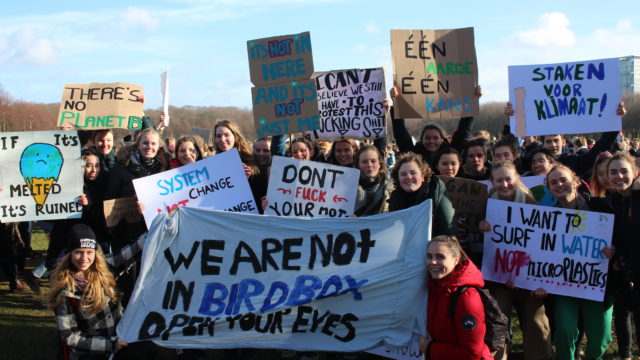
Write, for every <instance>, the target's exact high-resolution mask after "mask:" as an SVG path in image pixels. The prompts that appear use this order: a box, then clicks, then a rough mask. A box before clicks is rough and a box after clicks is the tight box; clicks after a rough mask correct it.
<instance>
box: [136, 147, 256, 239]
mask: <svg viewBox="0 0 640 360" xmlns="http://www.w3.org/2000/svg"><path fill="white" fill-rule="evenodd" d="M133 186H134V187H135V189H136V195H137V196H138V199H139V201H141V202H142V203H144V205H145V210H144V214H143V215H144V221H145V222H146V224H147V227H149V226H151V222H152V221H153V218H155V217H156V215H157V214H159V213H161V212H169V211H171V210H172V209H174V208H176V207H178V206H189V207H201V208H207V209H216V210H226V211H235V212H246V213H252V214H257V213H258V208H257V206H256V204H255V200H254V198H253V194H252V193H251V188H250V187H249V182H248V181H247V176H246V175H245V174H244V169H243V167H242V161H241V160H240V155H239V154H238V149H236V148H233V149H231V150H228V151H225V152H223V153H220V154H217V155H215V156H211V157H208V158H205V159H203V160H200V161H196V162H195V163H193V164H189V165H184V166H181V167H179V168H175V169H172V170H168V171H164V172H161V173H159V174H155V175H150V176H146V177H143V178H139V179H134V180H133Z"/></svg>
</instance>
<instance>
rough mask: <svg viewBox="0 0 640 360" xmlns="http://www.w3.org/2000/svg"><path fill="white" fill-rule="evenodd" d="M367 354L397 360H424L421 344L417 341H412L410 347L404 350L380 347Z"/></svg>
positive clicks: (407, 346) (405, 347)
mask: <svg viewBox="0 0 640 360" xmlns="http://www.w3.org/2000/svg"><path fill="white" fill-rule="evenodd" d="M367 352H368V353H371V354H375V355H380V356H384V357H386V358H389V359H396V360H422V359H424V357H423V356H422V354H420V344H419V343H418V342H417V341H412V342H411V343H409V345H406V346H404V347H403V348H402V349H390V348H388V347H386V346H380V347H377V348H375V349H372V350H368V351H367Z"/></svg>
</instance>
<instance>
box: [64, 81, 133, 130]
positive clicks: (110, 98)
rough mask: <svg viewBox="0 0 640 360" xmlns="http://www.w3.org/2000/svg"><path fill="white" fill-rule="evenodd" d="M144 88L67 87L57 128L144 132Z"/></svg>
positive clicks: (127, 85) (72, 85)
mask: <svg viewBox="0 0 640 360" xmlns="http://www.w3.org/2000/svg"><path fill="white" fill-rule="evenodd" d="M143 95H144V91H143V88H142V86H139V85H134V84H127V83H109V84H102V83H91V84H67V85H65V86H64V90H63V92H62V100H61V101H60V111H59V112H58V120H57V122H56V126H71V127H73V128H76V129H81V130H93V129H112V128H122V129H129V130H138V129H141V128H142V117H143V116H144V112H143V109H144V104H143V103H142V102H140V101H138V96H143Z"/></svg>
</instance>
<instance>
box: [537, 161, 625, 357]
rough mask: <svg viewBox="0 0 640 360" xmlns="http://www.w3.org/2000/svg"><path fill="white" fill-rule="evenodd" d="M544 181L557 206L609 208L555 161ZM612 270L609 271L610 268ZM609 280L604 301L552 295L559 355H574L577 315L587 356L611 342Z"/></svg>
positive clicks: (611, 252)
mask: <svg viewBox="0 0 640 360" xmlns="http://www.w3.org/2000/svg"><path fill="white" fill-rule="evenodd" d="M545 183H546V185H547V187H549V190H550V191H551V194H552V195H553V196H555V197H556V198H557V199H558V205H557V206H558V207H562V208H565V209H576V210H585V211H598V212H612V209H611V208H609V206H608V205H607V204H606V203H605V202H604V201H602V199H599V198H592V199H588V198H585V197H583V196H582V195H581V194H580V192H579V191H578V188H579V186H580V185H581V181H580V179H579V178H578V176H577V175H576V174H575V173H574V172H573V171H572V170H571V169H569V168H568V167H566V166H564V165H560V164H558V165H555V166H554V167H553V168H552V169H551V171H549V173H548V174H547V177H546V179H545ZM601 251H602V254H603V255H604V257H605V258H606V259H611V258H612V257H613V255H614V253H615V251H614V248H613V247H604V248H602V249H601ZM610 274H611V272H610ZM610 285H611V281H609V282H608V284H607V289H606V293H605V300H604V303H602V302H598V301H592V300H586V299H580V298H574V297H569V296H561V295H555V296H554V299H553V300H554V314H555V315H554V317H555V322H554V324H555V334H554V336H553V342H554V344H555V346H556V356H557V357H558V359H573V358H574V353H575V350H576V340H577V339H578V334H579V333H580V331H579V330H578V317H579V314H580V312H582V313H583V314H584V316H583V321H584V332H585V334H586V335H587V339H588V341H587V348H586V351H585V355H586V358H587V359H601V358H602V356H603V355H604V352H605V350H606V349H607V346H608V345H609V342H611V315H612V311H613V309H612V305H613V303H612V300H613V298H612V294H611V293H610V291H611V286H610Z"/></svg>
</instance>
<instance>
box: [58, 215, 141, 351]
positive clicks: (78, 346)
mask: <svg viewBox="0 0 640 360" xmlns="http://www.w3.org/2000/svg"><path fill="white" fill-rule="evenodd" d="M145 240H146V235H142V236H140V237H139V238H138V240H137V241H136V242H135V243H133V244H131V245H129V246H128V247H126V248H124V249H122V252H120V253H118V254H117V255H115V256H111V255H108V256H104V255H103V254H102V250H100V247H99V245H98V243H97V241H96V236H95V234H94V233H93V231H92V230H91V228H90V227H89V226H87V225H85V224H77V225H74V226H73V227H72V228H71V231H70V232H69V237H68V244H67V254H66V255H65V256H64V257H63V258H62V260H61V261H60V263H59V265H58V266H57V268H56V269H55V270H54V272H53V273H52V275H51V287H50V289H49V292H48V293H47V296H46V299H47V303H48V305H49V307H50V308H51V309H53V310H55V313H56V321H57V324H58V331H59V333H60V337H61V338H62V340H63V341H64V348H65V351H66V355H65V359H70V360H72V359H107V358H108V357H109V356H110V355H111V354H113V353H114V352H116V351H118V350H120V349H121V348H124V347H126V346H127V343H125V342H124V341H122V340H119V339H118V338H117V336H116V325H117V323H118V321H119V320H120V317H122V304H121V301H120V293H119V292H118V290H117V288H116V281H115V279H114V277H113V274H112V273H111V271H110V270H109V267H110V266H111V267H113V268H114V269H117V268H122V267H124V266H125V265H126V264H127V263H128V262H130V261H131V260H132V259H133V257H134V256H135V254H137V253H138V252H139V251H140V250H141V249H142V246H143V245H144V242H145Z"/></svg>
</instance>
